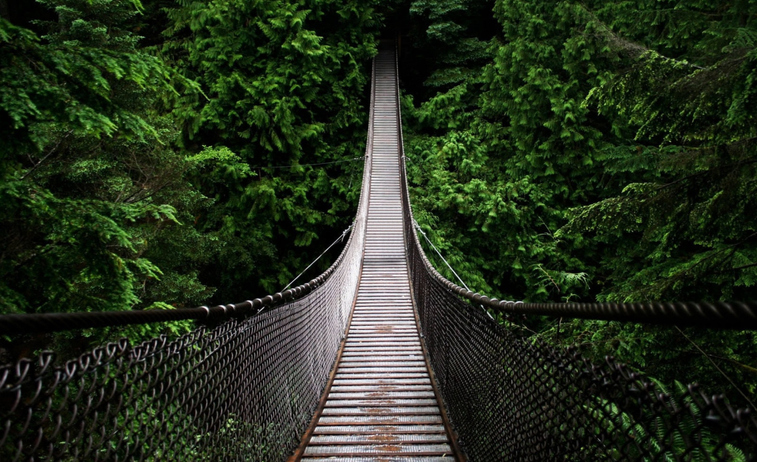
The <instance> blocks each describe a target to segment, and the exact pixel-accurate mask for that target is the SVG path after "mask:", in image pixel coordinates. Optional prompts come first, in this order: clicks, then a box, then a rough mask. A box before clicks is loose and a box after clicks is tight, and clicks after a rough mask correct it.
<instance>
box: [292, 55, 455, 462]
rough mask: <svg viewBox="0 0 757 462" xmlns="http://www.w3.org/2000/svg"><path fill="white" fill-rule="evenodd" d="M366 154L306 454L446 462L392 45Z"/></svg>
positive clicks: (315, 460) (382, 60)
mask: <svg viewBox="0 0 757 462" xmlns="http://www.w3.org/2000/svg"><path fill="white" fill-rule="evenodd" d="M375 79H376V82H375V96H374V117H373V152H372V154H371V155H372V176H371V183H370V198H369V205H368V221H367V229H366V241H365V257H364V261H363V270H362V274H361V277H360V284H359V288H358V295H357V301H356V304H355V309H354V312H353V314H352V321H351V324H350V326H349V330H348V333H347V339H346V341H345V344H344V348H343V349H342V351H341V356H340V360H339V363H338V365H337V370H336V373H335V376H334V380H333V382H332V384H331V387H330V390H329V392H328V396H327V397H326V401H325V405H324V406H323V408H322V411H321V412H320V415H319V416H317V419H318V420H317V424H316V426H315V428H314V429H313V431H312V433H311V434H310V435H309V441H308V444H307V446H306V447H305V449H304V451H303V453H302V454H301V456H302V459H301V460H302V461H307V462H325V461H329V462H342V461H344V462H346V461H351V462H359V461H393V462H394V461H397V462H400V461H402V462H421V461H422V462H432V461H434V462H453V461H455V460H456V458H455V457H454V455H453V454H452V447H451V444H450V440H449V436H448V433H447V429H446V427H445V425H444V422H443V419H442V414H441V411H440V407H439V402H438V397H437V396H436V393H435V392H434V387H433V386H432V383H431V378H430V376H429V371H428V367H427V364H426V360H425V358H424V356H423V350H422V348H421V343H420V337H419V331H418V326H417V324H416V319H415V314H414V312H413V305H412V301H411V295H410V282H409V279H408V270H407V262H406V257H405V243H404V238H403V229H404V228H403V221H402V220H403V215H402V203H401V196H400V194H401V190H400V170H399V169H400V159H399V149H398V139H399V134H398V117H397V93H396V92H397V89H396V84H395V81H396V78H395V58H394V52H393V51H391V52H387V51H382V52H381V53H380V54H379V56H378V57H377V58H376V63H375Z"/></svg>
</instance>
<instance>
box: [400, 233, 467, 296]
mask: <svg viewBox="0 0 757 462" xmlns="http://www.w3.org/2000/svg"><path fill="white" fill-rule="evenodd" d="M413 226H415V229H417V230H418V232H419V233H421V235H422V236H423V238H424V239H426V242H428V244H429V245H430V246H431V248H433V249H434V251H435V252H436V254H437V255H439V258H441V259H442V261H443V262H444V264H445V265H447V268H449V270H450V271H452V274H454V275H455V277H456V278H457V280H458V281H460V284H462V285H463V287H465V289H466V290H470V288H469V287H468V286H467V285H466V284H465V282H463V280H462V278H460V276H459V275H458V274H457V272H455V270H454V269H453V268H452V266H450V264H449V263H448V262H447V260H445V259H444V257H443V256H442V253H441V252H439V249H437V248H436V246H435V245H434V243H433V242H431V240H430V239H429V238H428V236H426V233H425V232H423V230H422V229H421V225H419V224H418V222H417V221H415V218H413Z"/></svg>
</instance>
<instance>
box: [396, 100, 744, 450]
mask: <svg viewBox="0 0 757 462" xmlns="http://www.w3.org/2000/svg"><path fill="white" fill-rule="evenodd" d="M398 111H399V109H398ZM402 144H403V143H402V139H401V137H400V146H399V148H400V150H401V151H400V152H402ZM402 159H403V162H404V160H405V157H404V155H403V156H402ZM402 175H403V177H404V178H403V181H402V184H403V198H402V199H403V208H404V213H405V220H404V225H405V240H406V243H407V244H406V248H407V252H408V264H409V269H410V277H411V283H412V287H413V293H414V297H415V302H416V309H417V310H418V314H419V319H420V324H421V332H422V335H423V337H424V342H425V345H426V350H427V352H428V354H429V359H430V363H431V366H432V368H433V369H434V373H435V376H436V380H437V382H438V385H439V388H440V391H441V394H442V397H443V399H444V402H445V405H446V406H447V409H448V413H449V417H450V420H451V423H452V427H453V428H454V430H455V431H456V432H457V434H458V435H457V436H458V438H459V442H460V446H461V448H462V450H463V451H464V452H465V453H466V455H467V456H468V458H469V460H471V461H494V460H513V461H535V462H536V461H557V460H563V461H573V460H588V461H596V460H612V461H620V460H629V461H630V460H633V461H638V460H644V461H679V460H680V461H713V460H719V461H741V460H744V461H754V460H757V419H756V418H755V417H757V416H755V413H754V411H753V410H750V409H734V408H733V407H732V406H731V405H730V404H729V403H728V401H727V400H726V399H725V398H724V397H723V396H713V395H708V394H706V393H705V392H704V391H702V390H700V389H699V388H698V387H697V386H696V385H689V386H687V387H683V389H680V390H670V393H668V391H667V390H663V389H662V387H661V386H660V385H657V384H655V383H654V382H653V381H651V380H649V379H648V378H646V377H644V376H643V375H641V374H638V373H636V372H633V371H631V370H630V369H629V368H627V367H625V366H624V365H623V364H620V363H618V362H616V361H614V360H613V359H612V358H607V359H606V360H605V362H603V363H596V364H595V363H593V362H592V361H590V360H589V359H587V358H586V357H584V356H583V355H581V353H580V352H579V351H577V350H575V349H564V348H558V347H555V346H551V345H548V344H546V343H545V342H543V341H540V340H534V339H533V338H529V337H527V336H525V335H520V334H519V333H518V330H512V329H508V328H507V327H505V326H504V325H503V324H502V323H501V322H498V321H497V320H496V319H495V317H494V316H491V314H490V313H489V312H488V311H487V309H489V310H491V311H492V313H494V314H495V316H496V317H500V318H505V317H509V316H510V315H511V314H513V313H517V314H521V315H525V314H528V315H550V316H567V317H575V318H589V319H612V320H621V321H635V322H639V321H643V322H654V323H662V324H676V325H706V326H709V327H731V328H742V329H748V328H751V329H754V328H757V304H755V303H742V302H736V303H723V302H717V303H637V304H610V303H604V304H602V303H522V302H511V301H500V300H496V299H490V298H488V297H485V296H482V295H480V294H476V293H473V292H471V291H470V290H469V289H468V288H467V287H465V288H463V287H460V286H457V285H456V284H454V283H452V282H450V281H448V280H447V279H445V278H444V277H443V276H441V274H439V273H438V272H437V271H436V270H435V269H434V267H433V265H432V264H431V263H430V262H429V260H428V259H427V257H426V255H425V253H424V251H423V249H422V247H421V245H420V240H419V238H418V235H417V232H416V231H417V230H416V227H415V226H414V224H415V221H414V218H413V214H412V209H411V207H410V200H409V192H408V185H407V177H406V173H405V169H404V168H403V169H402ZM431 245H432V246H433V244H431ZM434 250H436V249H435V248H434ZM437 252H438V251H437ZM440 257H441V254H440ZM442 260H444V259H443V257H442ZM445 263H446V261H445ZM452 272H453V273H454V270H452ZM455 275H456V273H455Z"/></svg>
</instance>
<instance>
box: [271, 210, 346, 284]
mask: <svg viewBox="0 0 757 462" xmlns="http://www.w3.org/2000/svg"><path fill="white" fill-rule="evenodd" d="M354 225H355V223H354V222H353V223H352V224H351V225H349V226H348V227H347V229H345V230H344V231H343V232H342V234H341V236H339V237H338V238H336V240H335V241H334V242H332V243H331V245H330V246H328V247H326V250H324V251H323V252H322V253H321V254H320V255H318V258H316V259H315V260H313V262H312V263H310V264H309V265H308V266H307V268H305V269H304V270H302V272H301V273H300V274H298V275H297V276H295V278H294V279H292V280H291V281H290V282H289V284H287V286H286V287H284V288H283V289H281V291H282V292H283V291H285V290H287V289H288V288H289V287H290V286H291V285H292V284H294V281H296V280H297V279H299V278H300V276H302V275H303V274H305V271H307V270H309V269H310V267H311V266H313V265H315V263H316V262H317V261H318V260H320V259H321V257H323V256H324V255H326V252H328V251H329V250H330V249H331V248H332V247H334V246H335V245H336V243H337V242H341V241H343V240H344V237H345V236H347V233H349V232H350V230H351V229H352V227H353V226H354Z"/></svg>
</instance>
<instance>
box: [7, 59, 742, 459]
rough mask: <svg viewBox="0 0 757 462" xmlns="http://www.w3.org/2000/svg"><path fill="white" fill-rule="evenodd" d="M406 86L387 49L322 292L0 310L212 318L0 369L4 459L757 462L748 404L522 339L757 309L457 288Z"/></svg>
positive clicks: (30, 324)
mask: <svg viewBox="0 0 757 462" xmlns="http://www.w3.org/2000/svg"><path fill="white" fill-rule="evenodd" d="M398 88H399V85H398V77H397V58H396V53H395V51H394V49H392V48H383V49H382V50H381V51H380V52H379V55H378V56H377V57H376V58H375V60H374V66H373V79H372V89H371V92H372V93H371V95H372V97H371V116H370V123H369V127H368V142H367V148H366V157H365V168H364V179H363V184H362V190H361V196H360V202H359V206H358V210H357V213H356V216H355V221H354V222H353V225H352V232H351V234H350V237H349V239H348V241H347V244H346V245H345V247H344V250H343V251H342V253H341V254H340V255H339V257H338V259H337V260H336V262H335V263H334V264H333V265H332V266H331V267H330V268H329V269H328V270H327V271H326V272H325V273H323V274H321V275H320V276H318V277H316V278H315V279H313V280H312V281H310V282H308V283H306V284H302V285H300V286H298V287H295V288H294V289H290V290H286V291H283V292H281V293H277V294H273V295H269V296H266V297H263V298H257V299H254V300H247V301H244V302H242V303H236V304H229V305H219V306H214V307H205V306H203V307H197V308H188V309H176V310H149V311H131V312H115V313H74V314H63V313H61V314H40V315H4V316H0V335H6V336H14V335H20V334H23V335H29V334H31V335H44V333H47V332H54V331H61V330H74V329H84V328H107V327H112V326H119V325H128V324H140V323H151V322H165V321H171V320H180V319H194V320H197V321H198V324H199V326H198V327H197V328H196V329H195V330H193V331H192V332H190V333H188V334H185V335H183V336H181V337H179V338H176V339H168V338H166V337H159V338H155V339H152V340H150V341H147V342H144V343H142V344H139V345H130V344H129V342H128V341H126V340H121V341H118V342H115V343H110V344H107V345H104V346H102V347H100V348H96V349H95V350H93V351H90V352H87V353H85V354H83V355H81V356H79V357H78V358H76V359H72V360H69V361H63V362H60V363H59V361H57V360H56V355H55V353H53V352H43V353H41V354H39V355H38V356H36V357H34V358H30V359H21V360H19V361H17V362H16V363H13V364H8V365H5V366H2V367H0V424H1V425H0V461H132V460H137V461H164V460H165V461H289V462H296V461H308V462H326V461H328V462H366V461H386V462H453V461H466V460H468V461H481V462H490V461H558V460H559V461H573V460H586V461H596V460H608V461H609V460H612V461H625V460H628V461H631V460H634V461H635V460H645V461H647V460H648V461H679V460H680V461H710V460H720V461H741V460H743V461H755V460H757V417H756V416H755V413H754V410H752V409H749V408H746V407H739V406H734V405H732V404H731V403H730V402H729V401H728V400H727V398H726V397H724V396H721V395H713V394H709V393H707V392H706V391H704V390H701V389H700V388H699V387H697V386H696V385H689V386H680V387H679V388H677V389H670V390H667V389H664V388H663V387H662V386H661V385H659V384H657V383H655V382H654V381H653V380H650V379H648V378H646V377H645V376H644V375H643V374H641V373H638V372H637V371H634V370H632V369H630V368H628V367H626V366H624V365H622V364H619V363H617V362H615V361H614V360H613V359H612V358H606V360H605V361H599V362H597V361H591V360H589V359H588V358H586V357H584V356H582V355H581V354H580V352H579V351H578V350H575V349H567V350H566V349H563V348H557V347H554V346H551V345H548V344H545V343H543V342H541V341H539V340H534V339H533V338H529V337H528V336H526V335H524V334H522V332H523V331H522V330H519V329H517V326H518V323H519V322H520V319H521V318H522V317H523V316H529V315H546V316H553V317H579V318H591V319H607V320H615V321H624V322H650V323H657V324H674V325H680V326H691V325H697V326H705V327H709V328H736V329H757V304H755V303H754V302H731V303H725V302H714V303H637V304H601V303H520V302H512V301H501V300H497V299H491V298H489V297H486V296H483V295H480V294H476V293H473V292H471V291H469V290H467V289H465V288H462V287H459V286H457V285H456V284H454V283H452V282H450V281H448V280H446V279H445V278H443V277H442V276H441V275H440V274H439V273H438V272H437V271H436V270H435V269H434V268H433V266H432V265H431V264H430V263H429V261H428V259H427V258H426V256H425V254H424V252H423V249H422V247H421V245H420V243H419V241H418V238H417V235H416V228H415V226H414V223H415V222H414V220H413V216H412V210H411V207H410V200H409V195H408V188H407V179H406V176H405V168H404V160H405V158H404V153H403V142H402V130H401V126H402V124H401V116H400V110H399V90H398ZM514 327H516V328H514Z"/></svg>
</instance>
